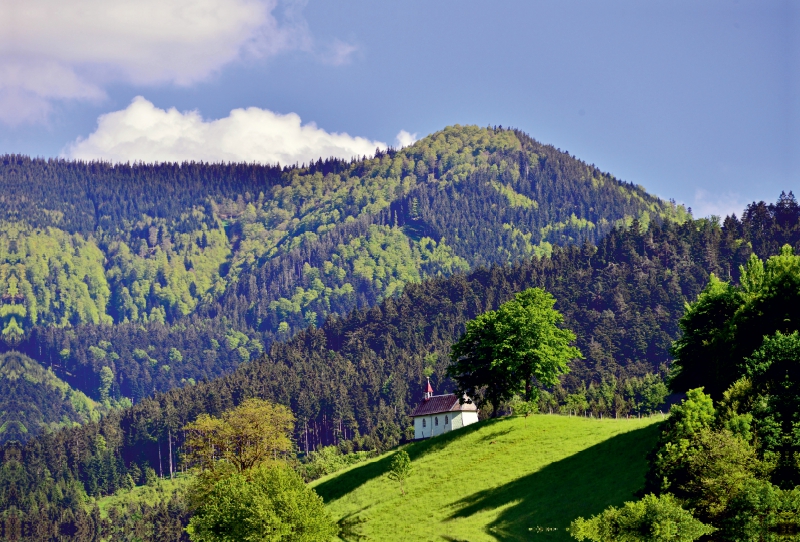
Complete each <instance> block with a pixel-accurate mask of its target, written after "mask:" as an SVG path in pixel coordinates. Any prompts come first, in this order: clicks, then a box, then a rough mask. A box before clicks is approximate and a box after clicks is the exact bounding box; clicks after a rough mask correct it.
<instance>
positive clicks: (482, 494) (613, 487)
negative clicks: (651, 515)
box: [450, 424, 660, 541]
mask: <svg viewBox="0 0 800 542" xmlns="http://www.w3.org/2000/svg"><path fill="white" fill-rule="evenodd" d="M659 426H660V424H654V425H651V426H648V427H645V428H642V429H637V430H635V431H631V432H629V433H624V434H622V435H618V436H616V437H612V438H610V439H608V440H606V441H603V442H601V443H599V444H596V445H594V446H592V447H591V448H587V449H586V450H583V451H582V452H578V453H577V454H575V455H572V456H570V457H567V458H565V459H562V460H561V461H558V462H556V463H552V464H550V465H548V466H546V467H544V468H543V469H542V470H540V471H537V472H535V473H532V474H529V475H528V476H524V477H522V478H519V479H517V480H514V481H513V482H510V483H508V484H505V485H503V486H500V487H496V488H493V489H487V490H484V491H479V492H477V493H474V494H472V495H470V496H469V497H466V498H464V499H461V500H459V501H456V502H454V503H453V504H452V506H453V507H454V508H455V509H456V511H455V512H454V513H452V514H451V516H450V518H451V519H453V518H466V517H469V516H471V515H473V514H477V513H479V512H481V511H485V510H486V511H488V510H493V509H496V508H500V507H507V508H505V510H503V511H502V512H501V513H500V515H499V516H498V517H497V519H496V520H494V521H493V522H491V523H490V524H488V525H487V526H486V532H487V533H488V534H490V535H492V536H494V537H496V538H497V539H498V540H501V541H510V540H543V541H544V540H572V538H570V536H569V533H568V532H567V531H566V528H567V527H568V526H569V524H570V522H571V521H572V520H573V519H575V518H577V517H578V516H583V517H589V516H592V515H594V514H597V513H598V512H600V511H602V510H603V509H605V508H607V507H608V506H612V505H613V506H618V505H620V504H622V503H623V502H625V501H629V500H633V499H634V497H633V493H634V492H635V491H637V490H639V489H640V488H641V487H642V485H643V484H644V475H645V472H646V470H647V460H646V456H647V453H648V452H649V451H650V450H651V449H652V448H653V447H654V446H655V443H656V440H657V439H658V435H659V432H660V427H659ZM553 528H555V530H547V529H553Z"/></svg>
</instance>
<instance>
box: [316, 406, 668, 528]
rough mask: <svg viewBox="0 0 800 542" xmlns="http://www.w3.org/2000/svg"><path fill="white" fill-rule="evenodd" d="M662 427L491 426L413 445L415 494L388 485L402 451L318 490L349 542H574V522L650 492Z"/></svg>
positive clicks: (574, 421)
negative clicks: (648, 480) (646, 486)
mask: <svg viewBox="0 0 800 542" xmlns="http://www.w3.org/2000/svg"><path fill="white" fill-rule="evenodd" d="M660 420H661V416H657V417H653V418H644V419H630V420H628V419H604V420H598V419H587V418H581V417H565V416H556V415H537V416H531V417H529V418H527V419H526V418H522V417H514V418H503V419H497V420H489V421H484V422H480V423H477V424H475V425H472V426H470V427H467V428H465V429H462V430H458V431H454V432H451V433H448V434H446V435H442V436H439V437H435V438H433V439H429V440H426V441H421V442H415V443H411V444H408V445H406V446H404V447H403V449H405V450H406V451H407V452H408V454H409V456H410V457H411V460H412V465H413V470H412V474H411V476H410V478H409V479H408V480H407V481H406V482H405V485H404V487H405V495H402V494H401V492H400V488H399V485H398V483H397V482H393V481H391V480H389V479H388V478H387V477H386V472H387V470H388V468H389V463H390V461H391V457H392V454H393V453H394V452H395V451H396V450H393V451H392V452H389V453H387V454H384V455H382V456H380V457H377V458H375V459H373V460H371V461H369V462H368V463H362V464H359V465H357V466H354V467H352V468H349V469H347V470H344V471H340V472H337V473H335V474H332V475H330V476H328V477H325V478H322V479H320V480H317V481H316V482H314V483H313V484H312V487H314V489H315V490H316V491H317V492H318V493H319V494H320V495H321V496H322V498H323V499H324V500H325V503H326V505H327V507H328V509H329V510H330V512H331V513H332V514H333V516H334V519H336V520H337V521H339V523H340V525H341V526H342V527H343V529H342V534H341V535H340V536H341V539H342V540H345V541H355V540H392V541H397V540H415V541H416V540H419V541H423V540H435V541H442V540H449V541H462V540H463V541H466V540H469V541H471V542H476V541H483V540H485V541H510V540H535V541H538V540H541V541H557V540H564V541H566V540H572V538H570V536H569V533H568V531H567V527H568V526H569V523H570V521H572V520H573V519H574V518H576V517H577V516H584V517H586V516H590V515H593V514H596V513H598V512H600V511H602V510H603V509H604V508H606V507H608V506H610V505H619V504H621V503H623V502H624V501H626V500H631V499H632V498H633V496H634V493H635V492H636V491H637V490H638V489H640V488H641V487H642V485H643V483H644V475H645V471H646V469H647V462H646V455H647V453H648V452H649V451H650V450H651V449H652V448H653V446H654V445H655V442H656V439H657V438H658V432H659V429H658V423H657V422H659V421H660Z"/></svg>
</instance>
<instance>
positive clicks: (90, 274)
mask: <svg viewBox="0 0 800 542" xmlns="http://www.w3.org/2000/svg"><path fill="white" fill-rule="evenodd" d="M1 231H2V233H0V262H2V263H0V295H6V296H9V297H10V298H11V299H12V300H13V303H11V304H7V305H4V306H3V307H2V310H0V318H2V320H3V326H4V329H5V328H8V327H9V326H12V327H13V326H14V325H15V324H11V320H12V319H13V320H14V321H15V323H16V324H17V325H21V326H22V327H23V328H27V327H28V326H32V325H36V324H45V325H48V324H49V325H57V326H64V325H69V324H79V323H93V324H101V323H102V324H110V323H111V322H112V319H111V317H110V316H109V315H108V314H107V309H108V303H109V300H110V298H111V290H110V288H109V285H108V281H107V279H106V276H105V268H104V265H103V264H104V260H105V256H104V254H103V252H102V251H101V250H100V249H99V248H98V246H97V245H96V243H95V241H94V240H93V239H84V238H83V237H82V236H81V235H79V234H74V235H69V234H67V233H65V232H63V231H61V230H58V229H55V228H47V229H46V230H41V231H30V230H28V229H26V228H18V227H15V226H11V225H8V224H4V225H3V227H2V229H1ZM7 335H8V333H7Z"/></svg>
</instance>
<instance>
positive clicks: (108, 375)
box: [98, 366, 114, 403]
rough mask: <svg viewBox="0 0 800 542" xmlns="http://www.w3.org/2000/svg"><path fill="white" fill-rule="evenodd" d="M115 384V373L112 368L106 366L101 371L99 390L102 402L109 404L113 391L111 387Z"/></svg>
mask: <svg viewBox="0 0 800 542" xmlns="http://www.w3.org/2000/svg"><path fill="white" fill-rule="evenodd" d="M113 383H114V371H112V370H111V368H110V367H108V366H105V367H103V368H102V369H100V389H99V390H98V395H99V396H100V400H101V401H102V402H104V403H105V402H107V401H108V400H109V395H108V393H109V391H110V390H111V385H112V384H113Z"/></svg>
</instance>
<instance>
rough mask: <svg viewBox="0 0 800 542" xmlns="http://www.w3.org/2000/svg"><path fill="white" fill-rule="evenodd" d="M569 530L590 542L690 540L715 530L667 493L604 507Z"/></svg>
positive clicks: (573, 524) (578, 520) (679, 541)
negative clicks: (590, 541) (619, 505)
mask: <svg viewBox="0 0 800 542" xmlns="http://www.w3.org/2000/svg"><path fill="white" fill-rule="evenodd" d="M569 530H570V534H571V535H572V536H573V537H574V538H576V539H577V540H592V541H593V542H692V541H693V540H697V539H698V538H700V537H701V536H704V535H707V534H711V533H713V532H714V531H715V529H714V528H713V527H710V526H708V525H704V524H703V523H701V522H700V521H698V520H697V519H695V518H694V517H693V516H692V514H691V513H690V512H688V511H686V510H684V509H683V508H681V506H680V503H679V502H678V501H676V500H675V498H674V497H672V496H671V495H669V494H666V495H661V496H659V497H656V496H655V495H653V494H650V495H647V496H645V497H644V498H643V499H642V500H640V501H636V502H626V503H625V505H624V506H622V507H621V508H615V507H613V506H612V507H610V508H607V509H606V510H604V511H603V512H601V513H600V514H598V515H596V516H593V517H592V518H590V519H588V520H587V519H583V518H578V519H576V520H575V521H574V522H573V523H572V525H570V529H569Z"/></svg>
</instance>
